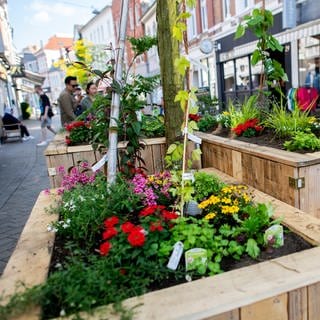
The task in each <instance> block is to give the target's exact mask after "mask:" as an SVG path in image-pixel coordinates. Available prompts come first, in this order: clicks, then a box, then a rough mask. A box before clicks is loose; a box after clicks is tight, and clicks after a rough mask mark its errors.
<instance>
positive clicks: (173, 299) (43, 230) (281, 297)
mask: <svg viewBox="0 0 320 320" xmlns="http://www.w3.org/2000/svg"><path fill="white" fill-rule="evenodd" d="M206 171H209V172H212V173H214V174H218V175H220V176H221V177H223V179H224V180H226V181H227V182H234V181H235V179H233V178H232V177H229V176H227V175H225V174H221V173H220V172H218V171H217V170H215V169H210V170H208V169H206ZM253 193H254V195H255V198H256V201H258V202H272V204H273V205H274V207H275V217H283V224H285V225H287V226H288V227H289V228H291V229H292V230H294V231H295V232H296V233H298V234H299V235H301V236H302V237H304V238H305V239H306V240H308V241H309V242H310V243H312V244H314V245H319V244H320V232H319V230H320V220H319V219H317V218H315V217H314V216H312V215H309V214H307V213H304V212H302V211H300V210H298V209H296V208H294V207H292V206H290V205H288V204H286V203H283V202H281V201H279V200H276V199H275V198H273V197H271V196H269V195H266V194H264V193H262V192H260V191H257V190H254V189H253ZM53 200H54V198H53V197H52V196H46V195H44V194H40V196H39V198H38V200H37V202H36V204H35V206H34V208H33V210H32V213H31V215H30V218H29V220H28V222H27V224H26V226H25V228H24V230H23V232H22V234H21V237H20V239H19V242H18V244H17V247H16V249H15V251H14V253H13V255H12V256H11V258H10V260H9V262H8V264H7V266H6V268H5V270H4V273H3V275H2V277H1V278H0V288H1V291H2V292H5V293H6V294H12V293H13V292H14V288H15V284H16V283H17V282H18V281H21V280H23V281H24V282H25V283H26V284H27V286H28V287H29V286H32V285H34V284H39V283H41V282H42V281H44V279H45V278H46V276H47V271H48V267H49V263H50V255H51V252H52V244H53V240H54V235H53V234H52V233H49V232H47V224H48V223H49V222H50V221H52V220H54V219H56V217H54V216H52V215H51V214H48V213H47V212H46V210H45V208H46V207H48V206H49V205H51V204H52V201H53ZM319 256H320V247H315V248H312V249H308V250H304V251H301V252H299V253H295V254H291V255H288V256H284V257H281V258H277V259H274V260H270V261H267V262H263V263H259V264H256V265H253V266H249V267H245V268H241V269H237V270H234V271H229V272H226V273H223V274H220V275H216V276H213V277H208V278H203V279H200V280H197V281H193V282H190V283H185V284H181V285H177V286H174V287H171V288H167V289H163V290H159V291H155V292H151V293H148V294H145V295H143V296H140V297H133V298H130V299H127V300H125V301H124V302H123V307H125V308H132V307H135V308H134V310H135V315H134V316H133V319H136V320H138V319H139V320H142V319H143V320H145V319H154V320H160V319H161V320H163V319H166V320H170V319H180V320H182V319H183V320H185V319H206V320H231V319H232V320H240V319H241V320H270V319H277V320H319V314H320V259H319V258H318V257H319ZM82 316H83V318H84V319H109V320H112V319H120V316H119V315H115V314H114V311H113V310H112V308H111V306H105V307H101V308H98V309H97V311H96V312H95V313H94V315H89V314H82ZM17 319H24V320H31V319H32V320H35V319H39V309H29V310H28V313H27V314H24V315H23V316H22V317H21V318H15V320H17ZM63 319H65V318H63ZM69 319H71V318H69Z"/></svg>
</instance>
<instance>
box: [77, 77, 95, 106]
mask: <svg viewBox="0 0 320 320" xmlns="http://www.w3.org/2000/svg"><path fill="white" fill-rule="evenodd" d="M97 92H98V89H97V86H96V85H95V84H94V83H93V82H92V81H91V82H89V83H88V84H87V87H86V94H87V95H86V96H85V97H84V98H83V99H82V100H81V107H82V112H83V111H86V110H88V109H90V108H91V106H92V103H93V101H94V99H95V96H96V94H97Z"/></svg>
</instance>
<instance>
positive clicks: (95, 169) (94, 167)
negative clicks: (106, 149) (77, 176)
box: [91, 153, 108, 172]
mask: <svg viewBox="0 0 320 320" xmlns="http://www.w3.org/2000/svg"><path fill="white" fill-rule="evenodd" d="M107 161H108V153H106V154H105V155H104V156H103V157H102V158H101V159H100V160H99V161H98V162H97V163H96V164H95V165H94V166H93V167H92V168H91V170H92V171H93V172H96V171H98V170H99V169H100V168H101V167H102V166H103V165H104V164H105V163H106V162H107Z"/></svg>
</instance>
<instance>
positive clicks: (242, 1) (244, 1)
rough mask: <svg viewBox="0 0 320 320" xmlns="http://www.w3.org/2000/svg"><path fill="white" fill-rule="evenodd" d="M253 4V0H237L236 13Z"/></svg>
mask: <svg viewBox="0 0 320 320" xmlns="http://www.w3.org/2000/svg"><path fill="white" fill-rule="evenodd" d="M253 5H254V2H253V0H237V1H236V13H237V14H240V13H242V12H243V11H245V10H248V9H250V8H252V7H253Z"/></svg>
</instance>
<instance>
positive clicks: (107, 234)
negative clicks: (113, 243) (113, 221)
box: [102, 227, 118, 240]
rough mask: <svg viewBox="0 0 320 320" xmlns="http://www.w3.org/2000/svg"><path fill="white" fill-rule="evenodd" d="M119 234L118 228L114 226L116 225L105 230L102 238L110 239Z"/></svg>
mask: <svg viewBox="0 0 320 320" xmlns="http://www.w3.org/2000/svg"><path fill="white" fill-rule="evenodd" d="M117 234H118V231H117V229H116V228H114V227H111V228H108V229H107V230H106V231H104V232H103V234H102V239H103V240H108V239H111V238H113V237H114V236H116V235H117Z"/></svg>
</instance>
